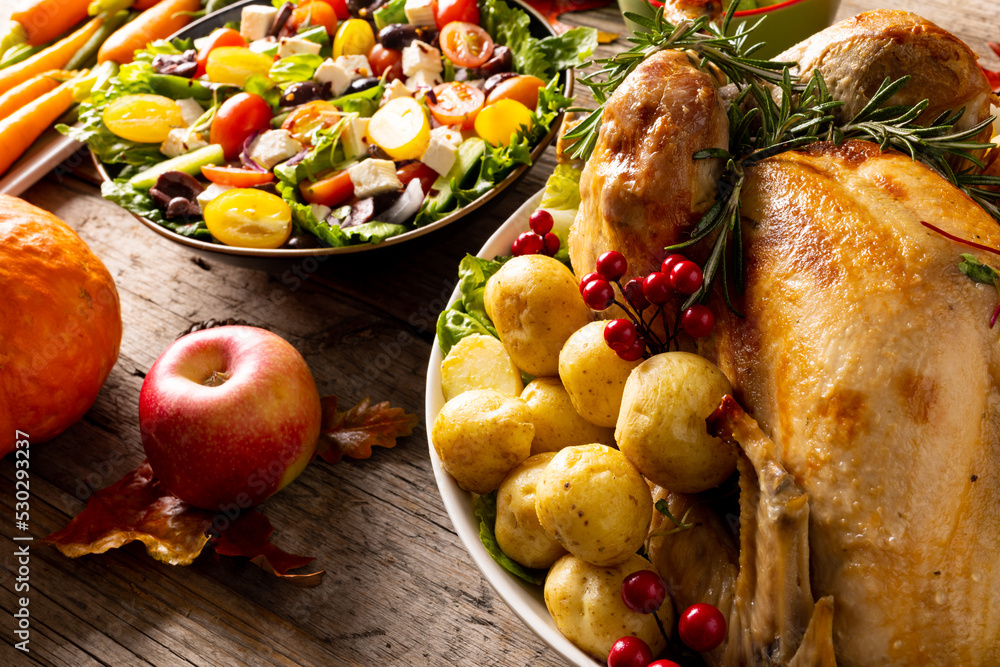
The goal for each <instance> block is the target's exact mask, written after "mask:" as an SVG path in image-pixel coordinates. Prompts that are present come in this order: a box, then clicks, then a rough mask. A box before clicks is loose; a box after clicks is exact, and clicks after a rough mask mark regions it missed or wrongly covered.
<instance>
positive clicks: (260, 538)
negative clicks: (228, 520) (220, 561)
mask: <svg viewBox="0 0 1000 667" xmlns="http://www.w3.org/2000/svg"><path fill="white" fill-rule="evenodd" d="M272 533H274V527H273V526H271V522H270V520H268V518H267V517H266V516H264V515H263V514H261V513H260V512H258V511H256V510H248V511H247V512H245V513H244V514H242V515H240V517H239V518H237V519H236V520H235V521H234V522H233V523H232V525H231V526H229V527H228V528H227V529H225V530H224V531H222V532H221V533H220V535H219V536H218V537H217V538H216V539H215V540H213V542H212V548H214V549H215V553H217V554H219V555H220V556H243V557H246V558H249V559H250V561H251V562H252V563H253V564H254V565H257V566H258V567H260V568H261V569H262V570H264V571H265V572H270V573H271V574H273V575H274V576H276V577H278V578H280V579H285V580H287V581H289V582H290V583H293V584H296V585H297V586H303V587H312V586H318V585H319V584H320V582H321V581H322V580H323V575H324V574H325V572H324V571H323V570H319V571H318V572H310V573H308V574H289V573H288V572H289V570H295V569H298V568H300V567H305V566H306V565H308V564H309V563H311V562H313V561H314V560H315V559H314V558H310V557H308V556H296V555H294V554H290V553H288V552H287V551H284V550H282V549H280V548H278V547H276V546H275V545H274V544H272V543H271V534H272Z"/></svg>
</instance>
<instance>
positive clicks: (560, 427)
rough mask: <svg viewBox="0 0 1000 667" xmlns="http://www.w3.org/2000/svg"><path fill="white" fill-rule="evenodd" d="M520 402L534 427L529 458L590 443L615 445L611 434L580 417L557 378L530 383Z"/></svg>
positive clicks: (613, 436)
mask: <svg viewBox="0 0 1000 667" xmlns="http://www.w3.org/2000/svg"><path fill="white" fill-rule="evenodd" d="M521 398H523V399H524V401H525V403H527V404H528V409H529V410H531V421H533V422H534V424H535V439H534V440H532V441H531V453H532V454H538V453H539V452H557V451H559V450H560V449H562V448H563V447H569V446H571V445H585V444H589V443H592V442H597V443H600V444H602V445H614V444H615V433H614V430H612V429H610V428H604V427H601V426H595V425H593V424H591V423H590V422H589V421H587V420H586V419H584V418H583V417H581V416H580V413H579V412H577V411H576V408H575V407H573V401H571V400H570V397H569V394H568V393H567V392H566V388H565V387H563V384H562V382H560V381H559V378H536V379H534V380H532V381H531V382H529V383H528V386H526V387H525V388H524V391H523V392H521Z"/></svg>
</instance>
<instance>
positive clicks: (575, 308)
mask: <svg viewBox="0 0 1000 667" xmlns="http://www.w3.org/2000/svg"><path fill="white" fill-rule="evenodd" d="M485 306H486V314H487V315H489V316H490V319H491V320H493V325H494V326H495V327H496V329H497V333H498V334H499V335H500V341H501V342H502V343H503V345H504V347H505V348H507V352H508V353H509V354H510V357H511V359H513V360H514V363H515V364H516V365H517V367H518V368H520V369H521V370H523V371H525V372H526V373H530V374H531V375H536V376H546V375H555V374H556V373H557V372H558V370H559V350H561V349H562V346H563V343H565V342H566V339H567V338H569V337H570V334H572V333H573V332H574V331H576V330H577V329H579V328H580V327H582V326H583V325H584V324H586V323H587V322H590V321H591V320H592V319H594V317H593V313H592V312H591V310H590V308H587V305H586V304H585V303H584V302H583V297H581V296H580V288H579V286H578V285H577V284H576V278H575V277H573V273H572V272H571V271H570V270H569V269H568V268H566V265H564V264H563V263H562V262H560V261H559V260H557V259H553V258H551V257H548V256H546V255H522V256H521V257H515V258H514V259H512V260H510V261H509V262H507V263H506V264H504V265H503V266H502V267H500V270H499V271H497V272H496V273H495V274H493V276H492V277H490V279H489V281H487V283H486V293H485ZM613 425H614V424H613V423H612V424H608V426H613Z"/></svg>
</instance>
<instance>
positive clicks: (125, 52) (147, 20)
mask: <svg viewBox="0 0 1000 667" xmlns="http://www.w3.org/2000/svg"><path fill="white" fill-rule="evenodd" d="M199 9H201V2H200V0H161V2H160V3H159V4H157V5H156V6H155V7H152V8H150V9H147V10H146V11H144V12H143V13H142V14H139V16H137V17H136V19H135V20H134V21H132V22H131V23H126V24H125V25H124V26H123V27H122V28H121V29H120V30H118V32H116V33H115V34H113V35H111V37H108V41H106V42H104V46H102V47H101V50H100V51H98V53H97V62H98V63H103V62H106V61H108V60H113V61H115V62H116V63H118V64H120V65H124V64H125V63H130V62H132V58H133V56H134V55H135V52H136V51H138V50H139V49H144V48H146V45H147V44H149V43H150V42H152V41H155V40H157V39H166V38H167V37H169V36H170V35H172V34H174V33H175V32H177V31H178V30H180V29H181V28H183V27H184V26H186V25H187V24H188V23H190V22H191V21H192V20H193V19H194V17H193V16H192V13H193V12H196V11H198V10H199Z"/></svg>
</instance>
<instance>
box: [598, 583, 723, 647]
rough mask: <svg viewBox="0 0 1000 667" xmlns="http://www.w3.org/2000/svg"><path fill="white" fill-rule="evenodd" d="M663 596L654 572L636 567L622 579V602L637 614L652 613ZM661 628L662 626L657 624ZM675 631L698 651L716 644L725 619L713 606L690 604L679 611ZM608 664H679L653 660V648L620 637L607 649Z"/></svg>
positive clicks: (688, 645) (664, 595)
mask: <svg viewBox="0 0 1000 667" xmlns="http://www.w3.org/2000/svg"><path fill="white" fill-rule="evenodd" d="M666 599H667V587H666V584H665V583H664V582H663V579H662V578H660V575H658V574H657V573H656V572H654V571H652V570H640V571H638V572H635V573H633V574H630V575H629V576H627V577H625V580H624V581H622V602H624V603H625V606H626V607H628V608H629V609H631V610H632V611H634V612H636V613H639V614H652V613H655V612H656V610H658V609H659V608H660V606H661V605H662V604H663V602H664V601H665V600H666ZM661 629H662V626H661ZM677 634H678V635H680V638H681V641H682V642H684V644H685V645H686V646H687V647H688V648H690V649H692V650H694V651H698V652H699V653H704V652H707V651H711V650H714V649H715V648H718V647H719V646H720V645H721V644H722V641H723V640H724V639H725V637H726V619H725V618H724V617H723V616H722V612H720V611H719V610H718V609H717V608H716V607H715V606H713V605H710V604H705V603H699V604H695V605H692V606H690V607H688V608H687V610H686V611H685V612H684V613H683V614H681V616H680V619H679V621H678V625H677ZM608 667H680V665H678V664H677V663H676V662H674V661H672V660H666V659H663V660H657V661H655V662H653V652H652V650H650V648H649V645H648V644H647V643H646V642H644V641H643V640H642V639H639V638H638V637H633V636H626V637H622V638H621V639H619V640H618V641H616V642H615V643H614V644H613V645H612V646H611V651H609V652H608Z"/></svg>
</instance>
